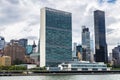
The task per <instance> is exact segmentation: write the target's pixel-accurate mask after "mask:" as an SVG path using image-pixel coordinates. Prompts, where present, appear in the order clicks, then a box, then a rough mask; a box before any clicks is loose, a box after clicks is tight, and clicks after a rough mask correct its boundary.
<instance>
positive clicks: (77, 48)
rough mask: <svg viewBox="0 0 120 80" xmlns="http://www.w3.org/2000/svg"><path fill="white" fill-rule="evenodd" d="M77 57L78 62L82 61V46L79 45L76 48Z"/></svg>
mask: <svg viewBox="0 0 120 80" xmlns="http://www.w3.org/2000/svg"><path fill="white" fill-rule="evenodd" d="M76 56H77V59H78V61H82V57H83V56H82V46H81V45H77V46H76Z"/></svg>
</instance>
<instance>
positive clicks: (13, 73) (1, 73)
mask: <svg viewBox="0 0 120 80" xmlns="http://www.w3.org/2000/svg"><path fill="white" fill-rule="evenodd" d="M119 73H120V70H111V71H39V70H33V71H27V70H26V71H0V76H39V75H56V74H57V75H77V74H79V75H84V74H85V75H87V74H88V75H94V74H119Z"/></svg>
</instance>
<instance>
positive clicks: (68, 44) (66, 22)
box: [40, 7, 72, 67]
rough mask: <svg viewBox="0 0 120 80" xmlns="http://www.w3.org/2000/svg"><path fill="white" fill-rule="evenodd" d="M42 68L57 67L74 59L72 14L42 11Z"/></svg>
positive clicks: (52, 10) (45, 9) (51, 10)
mask: <svg viewBox="0 0 120 80" xmlns="http://www.w3.org/2000/svg"><path fill="white" fill-rule="evenodd" d="M40 24H41V25H40V27H41V28H40V66H41V67H42V66H47V67H52V66H57V65H58V64H59V63H62V62H67V61H70V60H71V59H72V17H71V13H69V12H64V11H60V10H55V9H51V8H47V7H45V8H42V9H41V22H40Z"/></svg>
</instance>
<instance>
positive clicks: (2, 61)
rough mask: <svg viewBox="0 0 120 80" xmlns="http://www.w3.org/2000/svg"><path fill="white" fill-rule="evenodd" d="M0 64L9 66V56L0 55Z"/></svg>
mask: <svg viewBox="0 0 120 80" xmlns="http://www.w3.org/2000/svg"><path fill="white" fill-rule="evenodd" d="M0 66H11V57H10V56H2V57H0Z"/></svg>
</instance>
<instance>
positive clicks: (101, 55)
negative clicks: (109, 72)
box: [94, 10, 108, 62]
mask: <svg viewBox="0 0 120 80" xmlns="http://www.w3.org/2000/svg"><path fill="white" fill-rule="evenodd" d="M94 29H95V60H96V62H108V55H107V44H106V34H105V33H106V31H105V13H104V11H100V10H96V11H94Z"/></svg>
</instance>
